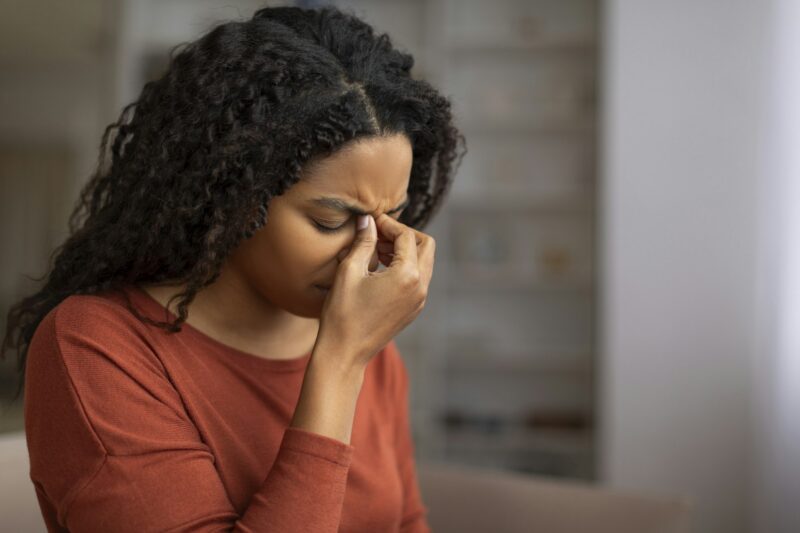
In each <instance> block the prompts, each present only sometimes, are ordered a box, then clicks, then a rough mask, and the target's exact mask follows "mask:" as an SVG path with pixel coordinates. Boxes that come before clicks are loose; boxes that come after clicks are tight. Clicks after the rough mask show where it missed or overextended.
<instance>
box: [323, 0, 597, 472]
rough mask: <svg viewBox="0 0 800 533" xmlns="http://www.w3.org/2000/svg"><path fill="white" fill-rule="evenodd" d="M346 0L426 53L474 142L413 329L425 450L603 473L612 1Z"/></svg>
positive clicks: (418, 438) (507, 464)
mask: <svg viewBox="0 0 800 533" xmlns="http://www.w3.org/2000/svg"><path fill="white" fill-rule="evenodd" d="M337 4H338V5H340V6H341V7H345V8H348V7H349V8H352V9H353V10H354V11H355V12H356V13H357V14H359V15H361V16H363V17H364V18H366V19H367V20H369V21H370V22H371V23H372V24H373V25H375V27H376V28H377V29H378V30H379V31H386V32H389V34H390V35H392V36H393V37H396V38H394V39H393V42H394V43H395V45H396V46H399V47H401V48H405V49H406V50H408V51H410V52H411V53H413V54H414V55H415V60H416V63H415V67H414V70H415V71H416V73H417V76H418V77H423V78H425V79H427V80H429V81H430V82H431V83H433V84H434V85H435V86H437V87H439V88H440V89H441V90H442V92H443V93H445V94H446V95H448V96H449V97H450V98H451V101H452V103H453V110H454V114H455V115H456V117H457V121H458V127H459V129H460V130H461V131H462V132H463V133H464V135H465V137H466V138H467V143H468V147H469V153H468V154H467V156H466V157H465V159H464V162H463V164H462V167H461V169H460V170H459V172H458V174H457V176H456V178H455V181H454V185H453V189H452V190H451V194H450V197H449V198H448V199H447V201H446V202H445V206H444V207H443V209H442V211H441V212H440V214H439V216H438V217H437V218H436V219H435V220H434V221H433V222H432V223H431V225H430V226H429V227H428V228H427V230H426V231H427V232H428V233H430V234H431V235H433V236H434V238H436V242H437V259H436V262H437V267H436V272H435V274H434V278H433V280H432V282H431V287H430V297H429V298H428V302H429V303H428V305H427V306H426V309H425V311H424V312H423V314H422V315H420V317H418V319H417V321H416V322H415V323H413V324H412V325H411V326H409V327H408V328H407V329H406V330H404V331H403V332H402V333H401V334H400V335H399V336H398V339H397V341H398V345H399V346H400V349H401V352H402V353H403V355H404V359H405V361H406V364H407V366H408V367H409V371H410V373H411V380H412V389H411V399H410V401H411V406H412V426H413V431H414V437H415V443H416V446H417V456H418V458H419V460H436V461H447V462H456V463H467V464H473V465H478V466H488V467H495V468H501V469H510V470H515V471H522V472H532V473H538V474H544V475H552V476H562V477H572V478H582V479H594V478H595V471H594V468H595V466H594V465H595V452H596V446H595V428H594V426H595V416H594V411H595V405H594V403H595V402H594V384H595V360H594V354H595V344H594V329H595V319H594V305H595V298H594V297H595V291H596V284H595V272H594V263H595V261H594V254H595V247H594V222H595V200H596V187H595V166H596V163H595V124H596V112H595V84H596V77H597V61H596V51H597V46H596V42H597V16H596V12H597V6H596V2H594V1H591V0H561V1H554V0H553V1H541V0H540V1H535V0H534V1H524V2H523V1H514V0H504V1H495V2H488V1H480V0H427V1H423V0H416V1H409V2H394V3H393V6H394V7H393V8H392V9H394V10H397V9H400V8H399V7H398V5H399V6H403V7H404V8H405V10H406V13H405V16H404V17H402V20H405V21H408V20H414V21H416V22H418V24H416V25H405V26H404V25H402V23H401V22H398V19H397V17H396V16H392V14H391V13H388V12H384V11H383V7H384V6H385V5H386V4H388V2H385V1H379V2H364V1H360V2H352V1H341V2H337Z"/></svg>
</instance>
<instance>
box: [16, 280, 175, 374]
mask: <svg viewBox="0 0 800 533" xmlns="http://www.w3.org/2000/svg"><path fill="white" fill-rule="evenodd" d="M29 352H30V353H29V357H30V358H31V359H33V361H32V362H31V364H35V363H36V362H37V360H39V361H43V360H44V359H45V358H52V357H55V356H58V357H59V358H60V359H63V361H64V363H65V364H66V366H67V368H68V369H69V368H71V367H74V365H77V364H81V365H88V364H90V363H91V362H92V360H96V359H98V358H103V359H107V360H115V361H116V362H118V363H120V364H122V365H125V364H131V363H132V362H134V361H138V362H139V363H142V362H144V363H145V364H146V365H147V366H149V367H150V368H151V369H152V370H156V369H157V370H162V365H161V363H160V360H159V359H158V357H157V356H156V354H155V350H154V349H153V343H152V342H151V335H150V333H149V331H148V325H147V324H145V323H143V322H141V321H140V320H139V319H138V318H137V317H136V316H135V315H134V314H133V313H132V312H131V311H130V310H129V309H128V308H127V307H126V306H125V304H124V299H121V297H119V296H116V295H113V296H112V295H109V294H97V295H89V294H73V295H70V296H68V297H66V298H65V299H64V300H62V301H61V302H60V303H59V304H58V305H56V306H55V307H54V308H53V309H52V310H50V312H49V313H47V315H45V317H44V318H43V319H42V321H41V322H40V323H39V325H38V326H37V328H36V331H35V332H34V336H33V338H32V339H31V344H30V349H29Z"/></svg>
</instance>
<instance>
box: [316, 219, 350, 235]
mask: <svg viewBox="0 0 800 533" xmlns="http://www.w3.org/2000/svg"><path fill="white" fill-rule="evenodd" d="M313 222H314V226H315V227H316V228H317V229H318V230H319V231H321V232H322V233H336V232H337V231H341V230H342V228H344V227H345V226H346V225H347V222H345V223H344V224H342V225H341V226H336V227H335V228H330V227H328V226H323V225H322V224H320V223H319V222H317V221H316V220H314V221H313Z"/></svg>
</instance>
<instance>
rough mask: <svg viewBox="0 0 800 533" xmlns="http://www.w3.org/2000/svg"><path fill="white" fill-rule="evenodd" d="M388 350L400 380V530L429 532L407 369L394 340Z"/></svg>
mask: <svg viewBox="0 0 800 533" xmlns="http://www.w3.org/2000/svg"><path fill="white" fill-rule="evenodd" d="M387 349H388V351H389V352H390V355H391V356H392V357H393V358H394V360H395V365H396V370H395V372H394V375H395V376H396V377H397V385H396V388H395V392H394V394H395V401H394V405H395V406H396V414H395V417H396V424H395V428H396V435H395V443H396V444H395V450H396V452H397V468H398V470H399V472H400V479H401V480H402V482H403V513H402V519H401V522H400V531H401V533H430V531H431V528H430V525H429V524H428V521H427V513H428V509H427V507H426V506H425V505H424V504H423V502H422V496H421V494H420V490H419V484H418V482H417V471H416V465H415V461H414V441H413V438H412V433H411V424H410V419H409V397H408V390H409V380H408V370H407V369H406V366H405V363H404V362H403V359H402V357H401V356H400V352H399V350H398V348H397V343H396V341H394V340H393V341H392V342H391V343H390V344H389V345H388V347H387Z"/></svg>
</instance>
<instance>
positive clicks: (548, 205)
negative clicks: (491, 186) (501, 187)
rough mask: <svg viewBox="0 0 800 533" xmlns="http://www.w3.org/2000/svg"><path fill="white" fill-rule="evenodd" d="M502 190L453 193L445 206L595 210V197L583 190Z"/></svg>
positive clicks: (459, 208) (480, 209) (460, 208)
mask: <svg viewBox="0 0 800 533" xmlns="http://www.w3.org/2000/svg"><path fill="white" fill-rule="evenodd" d="M513 192H515V193H516V194H512V191H508V192H503V193H498V192H488V191H487V193H486V194H478V193H459V192H453V193H451V195H450V197H449V198H448V199H447V201H446V202H445V204H444V209H447V210H449V211H454V212H456V214H460V212H461V211H469V212H470V213H472V212H485V211H526V212H535V213H586V214H591V213H592V212H593V211H594V197H593V195H591V194H586V193H579V194H572V195H563V196H552V197H542V196H534V195H533V194H531V193H527V192H526V191H513Z"/></svg>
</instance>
